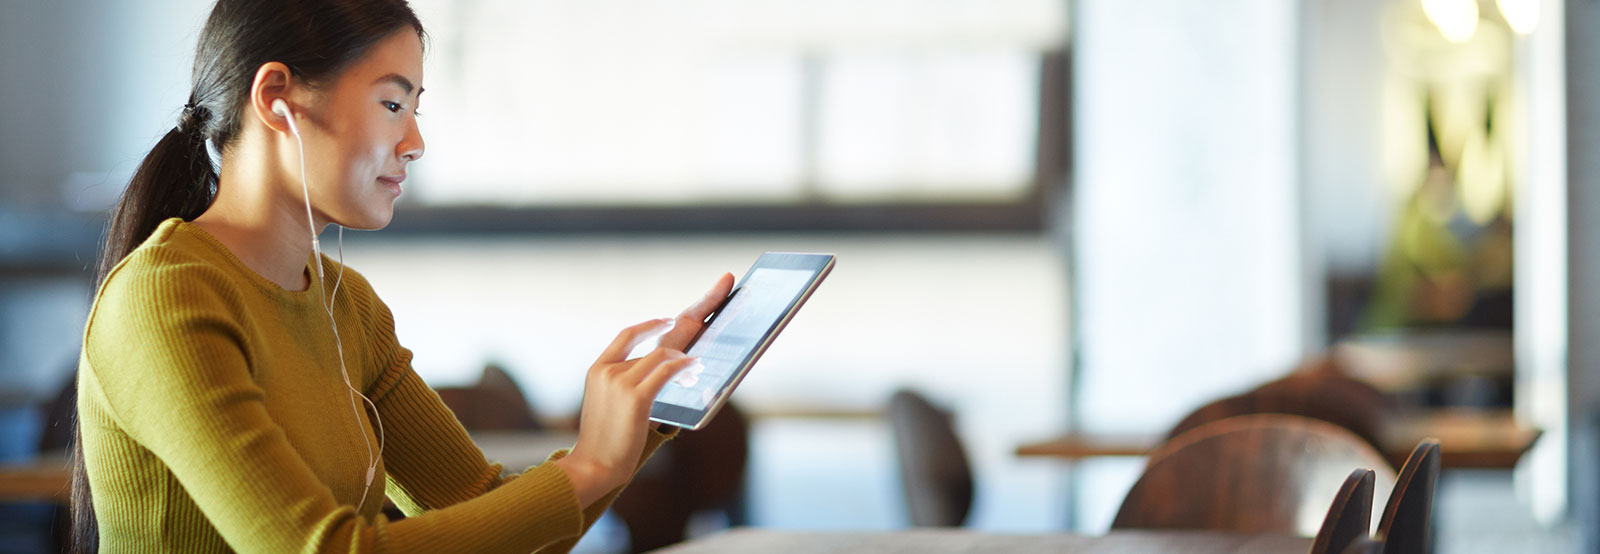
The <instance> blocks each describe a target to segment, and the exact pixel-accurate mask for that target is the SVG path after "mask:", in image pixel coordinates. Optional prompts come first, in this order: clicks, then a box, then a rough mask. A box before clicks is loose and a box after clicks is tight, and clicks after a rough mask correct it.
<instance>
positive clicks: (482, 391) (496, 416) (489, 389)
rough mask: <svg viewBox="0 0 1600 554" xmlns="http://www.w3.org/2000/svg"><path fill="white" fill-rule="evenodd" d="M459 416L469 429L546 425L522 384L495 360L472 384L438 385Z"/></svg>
mask: <svg viewBox="0 0 1600 554" xmlns="http://www.w3.org/2000/svg"><path fill="white" fill-rule="evenodd" d="M434 392H436V393H438V394H439V399H440V400H443V401H444V405H445V406H448V407H449V408H450V411H451V412H455V414H456V420H458V421H460V422H461V426H462V427H465V428H466V429H467V430H468V431H538V430H542V429H543V428H544V425H542V424H540V423H539V418H538V417H537V416H536V415H534V411H533V408H532V406H531V405H530V404H529V403H528V399H527V397H526V396H523V394H522V388H521V387H518V386H517V382H516V381H515V380H514V379H512V378H511V375H510V374H508V373H506V371H505V369H503V368H501V367H500V366H498V365H495V364H488V365H485V366H483V374H482V375H480V376H479V377H478V383H477V384H476V385H473V386H472V387H440V388H436V389H434Z"/></svg>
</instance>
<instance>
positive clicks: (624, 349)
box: [595, 318, 677, 364]
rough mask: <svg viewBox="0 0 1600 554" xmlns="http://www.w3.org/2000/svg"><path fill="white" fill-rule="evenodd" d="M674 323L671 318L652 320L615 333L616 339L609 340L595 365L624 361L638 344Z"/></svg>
mask: <svg viewBox="0 0 1600 554" xmlns="http://www.w3.org/2000/svg"><path fill="white" fill-rule="evenodd" d="M675 323H677V320H676V319H672V318H663V319H652V320H650V321H646V322H644V323H640V324H638V325H633V326H631V327H628V328H626V329H623V330H622V332H621V333H617V338H615V339H612V340H611V345H609V346H607V347H606V350H605V352H601V353H600V359H598V360H595V363H600V364H614V363H617V362H622V361H626V360H627V359H628V353H629V352H633V349H634V347H636V346H639V343H642V342H644V341H645V339H648V338H650V337H653V336H656V335H657V334H660V333H661V332H662V331H666V330H668V329H671V328H672V327H673V325H674V324H675Z"/></svg>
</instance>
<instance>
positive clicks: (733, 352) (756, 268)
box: [650, 252, 833, 429]
mask: <svg viewBox="0 0 1600 554" xmlns="http://www.w3.org/2000/svg"><path fill="white" fill-rule="evenodd" d="M832 270H833V255H832V254H795V253H789V252H767V253H765V254H762V255H761V257H760V258H758V259H756V263H755V265H752V266H750V271H747V272H745V274H744V277H742V278H740V279H739V282H738V284H736V285H734V287H733V292H731V293H729V294H728V298H727V299H726V300H724V301H723V303H722V306H721V307H719V308H717V311H716V313H713V314H711V319H709V320H707V321H706V324H705V327H703V328H701V329H700V334H699V335H698V336H696V337H695V339H694V340H693V341H692V342H690V344H689V348H688V349H686V350H684V353H686V354H688V355H690V356H699V357H700V363H701V364H702V365H704V366H705V370H704V371H703V372H701V373H700V378H699V380H698V381H697V382H695V383H694V384H693V385H691V386H683V385H681V384H679V383H678V381H677V380H676V379H673V380H670V381H667V384H666V386H664V387H662V389H661V393H660V394H657V395H656V399H655V402H654V403H653V404H652V405H651V406H650V419H651V421H659V422H661V423H665V424H668V425H676V426H679V427H684V428H687V429H699V428H700V427H702V426H704V425H705V424H706V422H708V421H711V417H712V416H714V415H716V413H717V410H718V409H720V408H721V407H722V404H723V403H725V402H727V401H728V395H729V394H731V393H732V392H733V389H734V387H737V386H739V381H741V380H743V379H744V375H745V374H746V373H749V372H750V368H751V366H754V365H755V364H756V360H758V359H760V358H761V353H763V352H766V350H767V346H769V345H771V344H772V339H773V338H775V337H777V336H778V333H779V332H781V331H783V327H784V325H787V324H788V323H789V319H790V318H793V317H794V313H795V312H797V311H799V310H800V306H801V305H803V304H805V303H806V299H807V298H810V297H811V292H812V291H815V290H817V285H819V284H821V283H822V279H823V278H824V277H827V276H828V272H829V271H832Z"/></svg>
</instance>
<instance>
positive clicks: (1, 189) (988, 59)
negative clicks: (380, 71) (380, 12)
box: [0, 0, 1600, 552]
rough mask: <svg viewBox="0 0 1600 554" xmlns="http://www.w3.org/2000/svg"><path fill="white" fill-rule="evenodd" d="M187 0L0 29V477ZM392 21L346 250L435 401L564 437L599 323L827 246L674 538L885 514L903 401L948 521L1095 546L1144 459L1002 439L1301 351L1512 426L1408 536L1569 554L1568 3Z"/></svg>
mask: <svg viewBox="0 0 1600 554" xmlns="http://www.w3.org/2000/svg"><path fill="white" fill-rule="evenodd" d="M210 4H211V3H210V2H208V1H205V0H146V1H142V2H137V3H133V2H112V1H109V0H104V1H89V0H58V1H48V2H41V1H34V0H0V76H3V77H0V462H8V463H12V464H19V465H27V464H30V463H36V461H37V460H40V459H48V456H49V454H50V452H51V451H50V449H49V448H50V447H51V444H49V440H48V439H49V438H50V437H51V436H52V433H57V434H58V433H61V432H63V429H64V428H65V426H67V425H69V423H68V422H66V421H63V420H60V419H59V413H57V414H56V415H52V413H51V410H50V408H51V406H52V405H53V403H54V405H56V406H60V405H61V404H60V403H59V402H57V399H58V397H59V395H60V393H61V391H62V390H63V387H67V386H68V385H69V383H70V382H71V379H72V377H73V374H74V371H75V368H76V363H77V356H78V349H79V345H80V339H81V334H82V327H83V322H84V318H85V315H86V313H87V311H88V308H89V305H90V302H91V301H92V294H93V291H92V290H91V289H90V286H91V281H90V279H91V268H92V267H93V266H94V262H95V260H96V259H97V257H98V241H99V239H100V233H101V230H102V228H103V225H104V222H105V218H106V210H107V209H108V208H109V207H110V206H111V205H112V203H113V202H114V201H115V200H116V198H117V197H118V195H119V194H120V193H121V190H122V187H123V186H124V185H125V183H126V182H127V181H128V179H129V177H130V176H131V175H132V172H133V170H134V168H135V167H136V166H137V165H138V163H139V161H140V160H141V159H142V158H143V156H144V155H145V154H146V153H147V152H148V151H149V149H150V148H151V147H152V146H153V145H154V143H155V141H156V140H157V139H158V138H159V137H160V136H161V135H162V134H164V133H165V132H166V131H167V130H168V129H169V128H170V127H171V126H173V125H175V124H176V121H177V117H178V115H179V112H180V110H181V107H182V105H183V103H184V101H185V99H186V97H187V95H188V82H189V78H188V71H189V67H190V63H191V56H192V54H193V49H194V45H195V42H196V39H197V37H198V35H199V31H200V28H201V25H202V24H203V22H204V18H205V16H206V14H207V13H208V11H209V9H210ZM412 4H413V6H414V7H415V8H416V10H417V11H418V12H419V15H420V16H421V18H422V20H423V23H424V24H425V25H426V26H427V29H428V33H429V35H430V40H429V44H428V53H427V58H426V68H425V71H426V75H425V78H424V81H425V86H426V88H427V89H428V94H427V95H426V96H425V98H423V100H422V101H421V105H420V111H421V112H422V113H423V114H424V115H423V116H422V119H421V127H422V131H423V134H424V136H425V138H426V139H427V144H428V150H427V154H426V156H425V157H424V158H423V159H422V160H420V161H419V162H417V163H416V164H414V166H413V171H412V175H413V177H412V179H411V180H410V181H409V182H408V183H407V191H406V194H405V195H404V196H403V197H402V198H401V200H400V203H399V205H398V207H397V209H396V216H395V221H394V223H393V224H392V225H391V226H390V228H389V229H386V230H384V231H381V232H352V233H347V234H346V236H345V239H344V243H345V244H344V259H345V261H346V263H348V264H349V265H350V266H351V267H352V268H354V269H356V270H358V271H360V272H362V273H363V274H364V275H366V276H367V278H368V279H369V280H370V281H371V282H372V283H373V285H374V287H375V288H376V289H377V291H378V293H379V294H380V295H382V297H383V298H384V299H385V301H387V302H388V304H389V306H390V307H391V308H392V309H393V312H394V314H395V319H396V326H397V331H398V334H399V337H400V339H401V341H402V343H403V344H405V345H406V346H408V347H409V348H411V349H412V350H413V351H414V352H415V354H416V357H415V360H414V366H415V368H416V370H417V372H418V373H420V374H421V375H422V376H423V378H424V379H426V380H427V381H428V382H429V383H430V384H431V385H433V386H434V387H436V388H440V389H470V388H472V387H475V386H481V384H482V383H484V382H487V381H488V379H487V378H482V379H481V378H480V376H483V375H486V373H485V371H484V370H485V367H486V366H494V367H495V368H497V369H496V371H494V372H491V373H494V374H495V375H502V376H505V377H509V379H510V380H511V381H513V382H514V384H513V385H512V386H513V387H515V390H517V391H518V392H520V394H521V395H522V396H521V399H522V402H521V404H526V405H527V406H526V407H527V410H526V412H527V413H528V414H531V415H532V416H533V418H534V419H535V420H536V421H537V422H538V423H539V425H541V426H547V427H552V428H560V427H561V426H562V425H563V424H564V422H565V421H566V420H570V418H571V416H572V415H573V414H574V413H575V412H576V410H577V407H578V405H579V402H580V399H581V393H582V382H583V374H584V371H585V370H586V368H587V367H588V366H589V364H590V363H591V362H592V360H593V358H594V356H596V355H597V354H598V352H599V351H600V350H601V348H603V346H604V345H605V344H606V343H607V342H609V340H610V338H611V337H612V336H614V335H615V333H616V332H617V330H619V329H620V328H622V327H624V326H626V325H629V324H631V323H634V322H637V321H642V320H644V319H648V318H652V317H659V316H664V315H672V314H675V313H676V312H677V311H678V310H680V309H681V308H682V307H684V306H685V305H687V304H688V303H689V302H691V301H693V300H694V299H696V298H698V297H699V296H700V294H701V293H702V292H703V291H704V290H705V288H706V287H708V286H710V285H711V283H712V281H713V279H714V278H715V277H716V276H717V275H719V274H720V273H721V272H724V271H729V272H734V273H735V274H741V273H742V272H743V271H744V269H745V268H746V267H748V265H749V263H750V262H751V261H753V260H754V259H755V258H756V257H757V256H758V255H759V254H760V253H761V252H763V251H768V250H789V251H818V252H832V253H836V254H837V255H838V266H837V268H836V270H835V271H834V272H833V274H832V276H830V277H829V278H828V280H827V282H826V283H825V284H824V285H823V286H822V288H821V289H820V290H819V292H818V294H817V295H816V296H815V297H814V298H813V299H812V301H811V302H810V303H809V304H808V305H807V306H806V308H805V309H804V310H803V311H802V312H801V313H800V314H799V315H798V316H797V317H796V319H795V320H794V321H793V322H792V324H791V325H790V326H789V328H788V330H787V331H786V332H785V333H784V335H783V336H782V338H781V339H779V340H778V341H777V342H776V343H775V344H774V345H773V346H772V348H771V350H770V351H768V353H767V354H766V356H765V357H764V358H763V361H762V363H761V364H760V365H759V366H758V368H757V369H756V370H755V371H754V372H752V373H751V375H750V376H749V378H748V379H746V381H745V382H744V384H743V385H742V386H741V388H740V389H739V391H738V393H737V394H736V395H735V396H734V403H735V405H736V406H737V409H738V410H739V412H740V413H741V414H742V417H743V419H744V420H745V421H743V422H742V423H741V428H742V429H741V431H742V433H741V437H742V438H741V442H740V444H741V446H739V447H738V448H740V449H741V450H740V452H741V454H740V455H741V456H745V455H747V461H746V463H744V464H743V465H742V467H741V468H738V469H737V472H738V473H736V474H737V475H739V476H740V478H739V479H737V481H738V484H737V486H736V487H735V488H734V492H732V493H730V494H731V496H729V497H728V498H726V499H723V500H719V501H717V502H716V503H714V504H716V505H717V506H719V507H722V508H726V509H720V510H713V511H710V512H705V513H698V514H696V515H695V516H694V518H693V519H692V520H691V522H690V525H689V528H688V531H687V534H688V536H698V535H700V534H703V533H707V532H711V531H713V530H716V529H719V528H722V527H724V526H727V525H730V524H732V525H754V526H761V527H773V528H784V529H896V528H901V527H905V526H908V525H911V524H913V523H918V522H916V521H914V518H913V517H912V515H911V514H910V512H909V511H908V498H907V493H908V491H907V490H906V488H907V487H908V485H906V484H905V483H904V481H903V480H902V478H903V469H902V466H901V465H900V463H901V461H900V460H899V458H898V457H897V454H896V453H897V450H896V449H897V446H896V444H897V443H896V436H895V433H896V431H895V427H894V426H893V425H891V423H890V420H889V419H888V418H887V415H888V411H887V409H888V407H889V405H890V404H889V402H890V398H891V395H892V394H894V393H895V391H897V390H902V389H905V390H912V391H916V392H917V393H918V394H919V395H921V396H923V397H925V398H927V399H929V400H930V401H931V402H932V404H934V405H937V406H939V407H940V408H941V409H942V410H944V411H947V412H948V413H949V414H951V421H952V422H953V431H954V434H955V436H956V437H958V438H959V443H960V448H961V451H962V452H964V456H966V458H967V459H969V460H970V468H969V469H970V477H971V482H972V483H973V494H972V498H971V501H970V506H969V508H970V513H969V514H968V515H966V517H965V518H963V519H961V520H960V521H958V523H961V524H964V525H966V526H968V527H971V528H975V529H980V530H987V531H995V532H1022V533H1050V532H1061V531H1074V532H1084V533H1098V532H1103V531H1105V530H1106V529H1107V528H1108V527H1109V526H1110V525H1111V523H1112V518H1113V516H1114V515H1115V514H1116V512H1117V509H1118V506H1119V504H1120V503H1121V500H1122V497H1123V495H1124V494H1125V493H1126V492H1127V491H1128V490H1129V487H1130V486H1131V485H1132V484H1133V482H1134V480H1135V479H1136V478H1138V476H1139V474H1140V471H1141V468H1142V467H1143V463H1144V462H1143V459H1142V458H1141V457H1140V456H1137V455H1128V454H1129V453H1127V452H1121V453H1119V452H1117V451H1116V449H1115V448H1107V449H1103V450H1100V451H1095V452H1091V453H1089V454H1081V453H1080V454H1069V455H1050V454H1039V453H1037V452H1034V453H1029V452H1025V450H1027V449H1026V448H1024V447H1026V446H1028V445H1030V444H1036V443H1040V442H1041V441H1046V442H1047V441H1050V440H1052V438H1059V437H1143V436H1155V435H1159V434H1161V433H1164V432H1165V431H1166V430H1168V429H1169V428H1171V427H1172V426H1173V425H1174V424H1175V423H1177V422H1178V421H1179V420H1180V419H1183V418H1184V416H1185V414H1188V413H1190V412H1191V411H1193V410H1195V409H1196V408H1197V407H1200V406H1201V405H1203V404H1206V403H1207V402H1209V401H1211V400H1214V399H1217V398H1220V397H1224V396H1228V395H1230V394H1235V393H1239V392H1243V391H1245V390H1248V389H1250V388H1251V387H1254V386H1257V385H1260V384H1261V383H1265V382H1268V381H1272V380H1274V379H1277V378H1280V377H1283V376H1284V375H1287V374H1289V373H1290V372H1291V371H1293V370H1295V369H1296V368H1303V367H1305V364H1307V363H1308V362H1307V361H1308V360H1315V359H1322V360H1331V362H1328V363H1331V364H1333V365H1336V366H1337V367H1338V368H1339V369H1340V371H1342V372H1345V373H1347V374H1349V375H1351V376H1354V377H1356V378H1358V379H1360V380H1362V381H1364V382H1366V383H1368V384H1370V385H1371V386H1372V387H1374V388H1376V389H1377V390H1379V391H1381V392H1382V393H1383V394H1384V395H1385V397H1386V398H1387V399H1389V400H1390V401H1392V402H1393V403H1394V404H1395V405H1396V406H1399V407H1400V409H1401V410H1402V411H1406V413H1428V414H1438V413H1445V414H1452V417H1453V416H1455V415H1459V416H1461V417H1467V418H1480V419H1481V418H1498V419H1495V421H1502V420H1503V421H1504V422H1508V424H1509V425H1513V426H1514V427H1515V428H1516V429H1518V430H1523V431H1529V432H1531V435H1529V436H1528V438H1527V440H1525V441H1523V442H1520V443H1517V444H1515V445H1513V446H1512V447H1511V448H1510V451H1509V452H1507V453H1504V454H1506V455H1505V456H1502V457H1501V458H1497V459H1496V461H1495V462H1494V463H1481V464H1465V465H1462V466H1460V467H1452V466H1451V464H1450V463H1449V462H1448V454H1449V451H1450V448H1451V447H1452V442H1451V441H1450V440H1449V439H1446V440H1445V441H1444V448H1445V449H1446V451H1447V463H1446V470H1445V472H1444V473H1443V476H1442V477H1441V480H1440V483H1441V484H1440V489H1439V493H1438V499H1437V501H1436V504H1435V507H1436V509H1435V519H1434V521H1435V524H1436V527H1435V536H1436V542H1437V546H1438V549H1439V550H1441V551H1444V552H1478V551H1481V552H1501V551H1507V550H1511V549H1513V547H1514V548H1515V549H1516V550H1521V551H1541V552H1566V551H1584V552H1596V551H1600V502H1597V499H1600V471H1597V469H1596V468H1600V442H1597V439H1600V428H1597V427H1596V425H1597V423H1600V374H1597V373H1596V371H1595V370H1593V369H1592V368H1593V367H1594V366H1595V365H1596V364H1597V363H1600V345H1597V344H1595V343H1596V341H1595V340H1593V339H1594V338H1595V337H1596V333H1597V332H1600V330H1597V329H1596V328H1595V326H1596V324H1597V322H1600V294H1597V293H1596V292H1594V291H1595V290H1596V288H1595V287H1593V286H1584V284H1585V283H1589V284H1591V285H1592V284H1594V283H1600V280H1597V279H1600V275H1597V274H1600V258H1597V257H1595V256H1592V255H1590V254H1589V253H1587V252H1585V251H1584V250H1583V246H1582V245H1584V244H1595V241H1596V240H1600V198H1596V196H1597V195H1600V163H1597V162H1593V161H1587V160H1590V159H1597V160H1600V157H1596V156H1592V155H1586V153H1587V152H1588V151H1590V150H1593V149H1595V148H1597V147H1600V142H1597V141H1600V108H1597V107H1596V106H1600V81H1597V80H1596V79H1595V78H1594V77H1593V73H1592V72H1591V71H1589V68H1591V67H1593V64H1592V63H1590V62H1591V61H1595V60H1596V58H1600V37H1596V36H1592V33H1589V34H1586V33H1585V31H1588V30H1590V29H1592V28H1594V26H1595V24H1600V7H1597V6H1595V5H1593V3H1591V2H1578V1H1575V0H1566V1H1563V0H1298V1H1290V0H1214V1H1209V2H1193V1H1187V0H1137V1H1129V0H921V1H918V2H909V1H904V0H851V1H848V2H844V1H837V0H810V1H804V2H802V1H796V0H761V1H749V0H740V1H734V0H682V1H678V2H644V1H635V0H581V1H580V0H540V1H533V2H529V1H512V0H450V1H446V0H414V1H413V2H412ZM311 155H315V154H314V153H312V154H311ZM325 238H331V237H325ZM1312 363H1316V362H1312ZM449 399H450V398H449V397H448V395H447V400H449ZM463 419H464V420H465V419H466V418H465V417H463ZM1473 421H1477V420H1473ZM1129 440H1132V441H1133V444H1138V443H1137V439H1129ZM1112 442H1115V441H1112ZM41 443H45V444H43V445H42V446H41ZM1119 444H1120V443H1119ZM1457 444H1459V443H1457ZM55 446H59V444H57V445H55ZM1134 453H1135V454H1136V453H1137V452H1134ZM1402 454H1403V453H1402ZM0 510H5V513H8V514H14V516H15V517H0V551H5V552H45V551H49V550H48V548H49V546H48V545H49V544H50V543H49V541H50V528H51V518H52V517H53V514H54V512H53V511H52V510H51V509H50V506H49V503H48V502H37V501H27V500H25V499H14V500H13V501H11V502H9V503H7V504H3V505H0ZM623 527H624V526H623V525H622V524H621V523H618V522H617V521H614V520H609V519H608V521H607V523H604V524H602V525H601V527H600V528H599V529H598V530H597V531H596V532H595V533H594V534H593V535H591V536H590V537H588V538H586V539H585V541H584V543H583V544H582V545H580V550H585V551H590V552H613V551H619V550H626V549H628V548H630V547H629V541H630V539H629V537H628V535H627V533H626V532H625V531H623ZM632 540H633V541H634V542H637V541H638V540H639V539H638V537H637V536H635V537H633V539H632Z"/></svg>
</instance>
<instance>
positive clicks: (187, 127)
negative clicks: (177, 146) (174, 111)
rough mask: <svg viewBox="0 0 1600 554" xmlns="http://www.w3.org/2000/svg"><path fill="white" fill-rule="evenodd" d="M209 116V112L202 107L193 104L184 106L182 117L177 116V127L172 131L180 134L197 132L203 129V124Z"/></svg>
mask: <svg viewBox="0 0 1600 554" xmlns="http://www.w3.org/2000/svg"><path fill="white" fill-rule="evenodd" d="M210 116H211V112H210V111H207V110H206V109H205V107H204V106H197V105H195V103H194V102H190V103H187V104H184V105H183V115H180V116H178V125H177V126H175V127H173V128H172V130H174V131H178V132H180V133H182V132H191V133H193V132H198V131H199V130H201V129H203V128H204V127H205V125H204V123H205V121H206V119H208V118H210Z"/></svg>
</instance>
